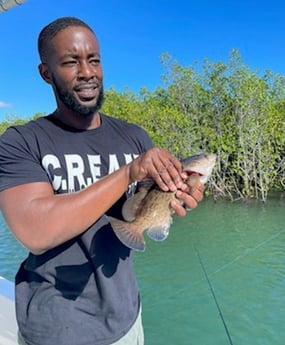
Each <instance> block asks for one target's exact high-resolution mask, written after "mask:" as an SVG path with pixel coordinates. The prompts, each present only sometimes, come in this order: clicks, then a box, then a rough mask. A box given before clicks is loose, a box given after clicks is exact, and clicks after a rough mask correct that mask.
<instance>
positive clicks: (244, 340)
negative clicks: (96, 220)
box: [0, 194, 285, 345]
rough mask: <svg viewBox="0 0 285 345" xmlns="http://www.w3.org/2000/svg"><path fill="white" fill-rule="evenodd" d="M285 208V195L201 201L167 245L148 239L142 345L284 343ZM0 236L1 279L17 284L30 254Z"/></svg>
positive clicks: (139, 260)
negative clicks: (260, 199)
mask: <svg viewBox="0 0 285 345" xmlns="http://www.w3.org/2000/svg"><path fill="white" fill-rule="evenodd" d="M284 210H285V198H284V195H280V194H279V195H276V196H275V197H272V198H270V200H269V201H268V202H267V203H266V204H263V203H258V202H254V201H252V202H246V203H245V202H235V203H230V202H225V201H219V202H213V201H212V200H210V199H204V200H203V202H202V203H201V204H200V206H199V208H197V209H195V210H193V211H190V212H189V214H188V216H187V217H185V218H175V220H174V224H173V226H172V227H171V231H170V235H169V238H168V239H167V240H166V241H164V242H161V243H156V242H153V241H152V240H148V239H147V249H146V251H145V252H144V253H138V254H137V255H136V260H135V267H136V271H137V276H138V281H139V285H140V289H141V294H142V301H143V320H144V328H145V338H146V341H145V344H146V345H162V344H163V345H172V344H173V345H223V344H235V345H259V344H260V345H284V344H285V327H284V320H285V212H284ZM0 239H1V241H0V275H2V276H4V277H6V278H8V279H10V280H12V279H13V276H14V274H15V272H16V269H17V266H18V264H19V262H20V261H21V260H22V259H23V257H24V255H25V250H24V249H23V248H22V247H21V246H20V245H19V244H18V243H17V242H16V241H15V240H14V239H13V237H12V236H11V235H10V234H9V231H8V229H7V227H5V225H4V224H3V225H2V226H1V228H0ZM199 256H200V258H199ZM203 266H204V269H203ZM206 275H207V277H208V280H207V278H206Z"/></svg>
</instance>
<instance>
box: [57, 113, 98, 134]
mask: <svg viewBox="0 0 285 345" xmlns="http://www.w3.org/2000/svg"><path fill="white" fill-rule="evenodd" d="M53 116H54V117H55V118H56V119H58V120H59V121H60V122H62V123H64V124H65V125H67V126H69V127H72V128H76V129H82V130H90V129H95V128H98V127H100V126H101V116H100V113H99V112H96V113H94V114H90V115H80V114H75V113H74V112H72V111H62V110H59V109H57V110H56V111H55V112H54V113H53Z"/></svg>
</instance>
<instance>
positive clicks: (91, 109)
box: [52, 77, 104, 117]
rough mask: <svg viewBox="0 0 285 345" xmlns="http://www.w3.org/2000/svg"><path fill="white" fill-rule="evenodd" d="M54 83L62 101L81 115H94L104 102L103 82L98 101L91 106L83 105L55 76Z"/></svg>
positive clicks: (100, 86)
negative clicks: (60, 84)
mask: <svg viewBox="0 0 285 345" xmlns="http://www.w3.org/2000/svg"><path fill="white" fill-rule="evenodd" d="M52 79H53V85H54V88H55V91H56V93H57V95H58V97H59V99H60V100H61V102H62V103H63V104H64V105H65V106H66V107H67V108H69V109H70V110H72V111H73V112H75V113H77V114H79V115H84V116H86V117H88V116H90V115H93V114H94V113H96V112H97V111H99V110H100V109H101V107H102V105H103V102H104V87H103V84H100V85H99V86H98V87H99V94H98V98H97V100H96V103H95V104H94V105H91V106H85V105H82V104H81V103H80V102H79V101H78V100H77V99H76V98H75V97H74V95H73V94H72V93H71V92H69V91H68V90H66V89H63V88H61V87H60V86H59V85H58V83H57V81H56V80H55V78H54V77H53V78H52Z"/></svg>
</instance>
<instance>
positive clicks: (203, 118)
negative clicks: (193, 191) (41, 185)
mask: <svg viewBox="0 0 285 345" xmlns="http://www.w3.org/2000/svg"><path fill="white" fill-rule="evenodd" d="M161 63H162V66H163V68H164V71H165V72H164V75H163V76H162V81H163V86H161V87H157V88H156V89H155V90H154V91H148V90H147V89H146V88H142V89H141V90H140V91H139V93H138V94H135V93H133V92H131V91H130V90H129V89H127V88H126V89H125V91H123V92H117V91H116V90H115V89H113V88H111V89H108V90H106V91H105V102H104V106H103V109H102V111H103V112H104V113H107V114H110V115H114V116H116V117H118V118H121V119H124V120H126V121H131V122H134V123H137V124H138V125H140V126H142V127H143V128H144V129H145V130H146V131H147V132H148V133H149V134H150V136H151V137H152V139H153V141H154V144H155V145H157V146H161V147H165V148H167V149H169V150H170V151H171V152H173V153H174V154H175V155H176V156H177V157H179V158H183V157H185V156H187V155H190V154H196V153H199V152H212V153H216V155H217V164H216V167H215V169H214V171H213V175H212V177H211V179H210V181H209V182H208V184H207V190H206V193H207V194H208V195H210V196H212V197H213V198H214V199H218V198H227V199H229V200H231V201H234V200H237V199H244V200H249V199H256V200H262V201H264V202H265V201H266V200H267V198H268V196H269V195H270V193H271V192H284V191H285V76H282V75H279V74H277V75H276V74H274V73H272V72H271V71H270V70H267V71H265V72H262V73H261V72H257V71H252V70H250V69H249V67H248V66H247V65H246V64H245V63H244V62H243V61H242V59H241V56H240V54H239V51H238V50H237V49H234V50H232V51H231V52H230V55H229V60H228V62H226V63H225V62H211V61H209V60H208V59H205V60H204V61H203V63H202V64H200V63H198V62H196V63H194V66H190V67H189V66H187V67H185V66H181V65H180V64H179V63H178V62H177V61H176V60H175V59H173V58H172V57H171V56H170V55H168V54H162V56H161ZM44 115H46V114H45V113H37V114H35V115H34V116H32V117H31V118H29V119H21V117H20V116H13V117H7V118H6V119H4V120H3V121H2V122H1V123H0V134H1V133H3V132H4V131H5V129H6V128H7V127H9V126H11V125H15V124H23V123H25V122H27V121H28V120H31V119H35V118H38V117H40V116H44Z"/></svg>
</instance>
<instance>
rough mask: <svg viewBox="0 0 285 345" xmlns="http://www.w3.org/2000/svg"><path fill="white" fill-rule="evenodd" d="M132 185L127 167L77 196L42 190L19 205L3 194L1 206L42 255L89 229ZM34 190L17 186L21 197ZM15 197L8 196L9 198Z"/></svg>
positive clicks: (14, 228) (23, 237) (16, 231)
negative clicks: (28, 190) (130, 184)
mask: <svg viewBox="0 0 285 345" xmlns="http://www.w3.org/2000/svg"><path fill="white" fill-rule="evenodd" d="M129 183H130V179H129V168H128V166H125V167H123V168H121V169H120V170H118V171H116V172H114V173H113V174H111V175H109V176H107V177H105V178H103V179H102V180H100V181H98V182H96V183H95V184H93V185H91V186H89V187H88V188H86V189H84V190H82V191H79V192H76V193H73V194H61V195H54V194H53V193H47V191H46V190H45V189H43V188H40V191H39V192H36V191H35V192H34V193H33V197H32V198H29V199H28V200H27V201H26V202H25V203H24V202H19V203H18V205H19V206H17V203H16V200H3V199H5V192H2V194H3V195H2V196H1V200H2V201H3V202H2V203H1V207H2V211H3V214H4V216H5V218H6V220H7V223H8V225H9V227H10V228H11V230H12V232H13V233H14V235H15V236H16V238H17V239H18V240H19V241H20V242H21V243H23V245H24V246H25V247H27V248H28V249H29V250H30V251H31V252H33V253H34V254H42V253H43V252H45V251H47V250H49V249H51V248H53V247H56V246H58V245H60V244H62V243H64V242H66V241H68V240H70V239H72V238H74V237H75V236H78V235H80V234H81V233H83V232H84V231H85V230H86V229H88V227H90V226H91V225H92V224H93V223H94V222H96V220H98V219H99V218H100V217H101V216H102V215H103V214H104V213H105V212H106V211H107V210H108V209H109V208H110V207H111V206H112V205H113V204H114V203H115V202H116V201H117V200H118V199H119V198H120V197H121V196H122V194H123V193H124V192H125V191H126V189H127V187H128V185H129ZM31 187H32V186H28V185H23V186H19V187H16V188H17V195H18V198H20V199H21V195H23V198H24V197H25V196H24V195H25V194H26V193H27V190H25V189H26V188H31ZM21 188H22V190H21ZM38 190H39V188H38ZM15 197H16V195H15V194H11V193H9V194H8V193H7V198H15ZM25 198H26V197H25ZM18 201H20V200H18ZM3 205H4V206H3ZM6 205H10V209H9V207H8V206H6ZM11 205H14V207H13V206H11ZM20 205H21V206H20ZM12 208H13V209H12Z"/></svg>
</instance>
